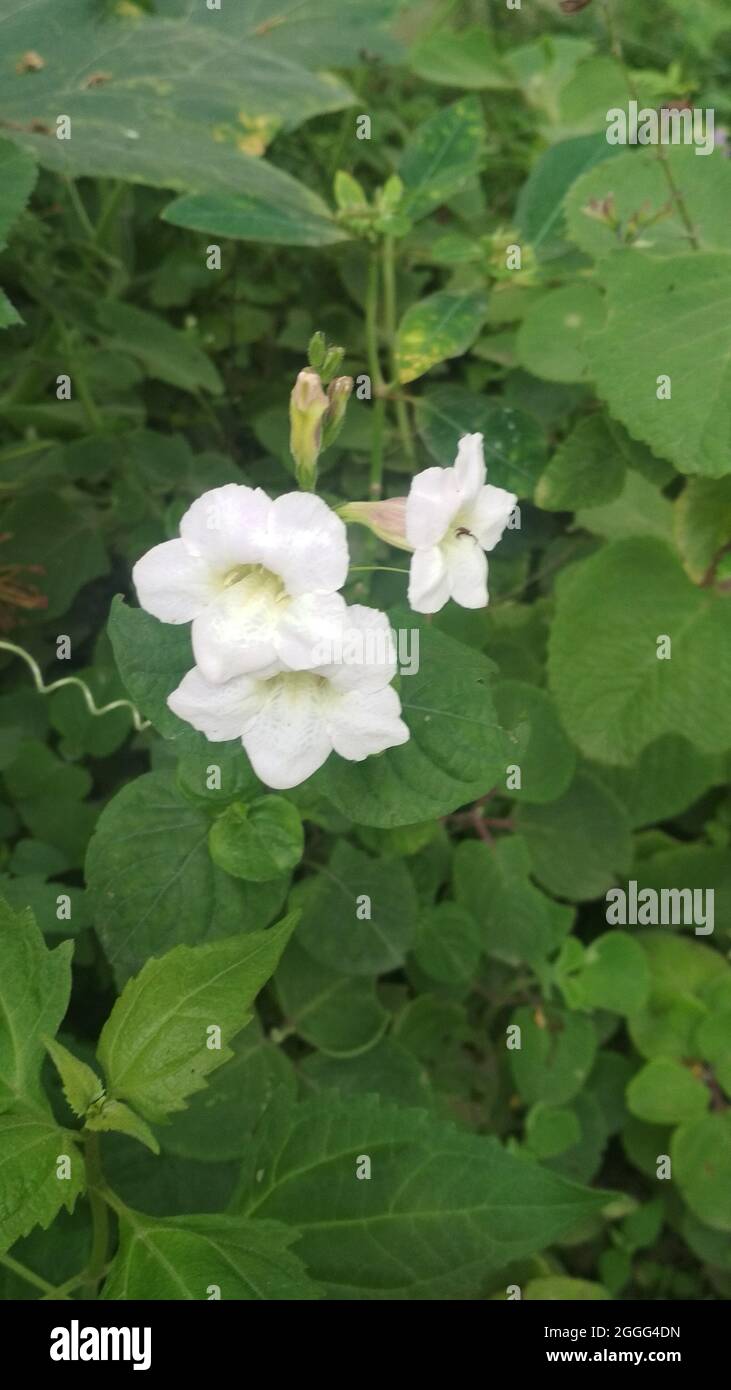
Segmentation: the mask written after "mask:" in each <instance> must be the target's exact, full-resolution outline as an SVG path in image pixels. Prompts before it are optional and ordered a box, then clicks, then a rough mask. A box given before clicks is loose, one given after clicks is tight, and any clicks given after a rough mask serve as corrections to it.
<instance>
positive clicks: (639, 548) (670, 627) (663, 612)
mask: <svg viewBox="0 0 731 1390" xmlns="http://www.w3.org/2000/svg"><path fill="white" fill-rule="evenodd" d="M557 599H558V602H557V608H556V616H555V619H554V623H553V629H552V632H551V642H550V647H549V680H550V684H551V688H552V690H553V693H554V695H555V697H556V703H557V705H558V710H559V714H560V716H561V718H562V720H563V723H564V725H565V727H566V731H567V733H568V734H569V736H570V737H571V738H573V740H574V741H575V742H576V743H577V744H578V746H579V748H580V749H581V751H582V752H583V753H585V754H586V756H587V757H589V758H595V759H596V760H597V761H599V762H607V763H620V764H622V763H624V764H628V763H631V762H633V761H634V759H635V758H636V757H637V756H638V754H639V753H640V752H641V751H642V749H643V748H644V747H646V745H647V744H648V743H651V742H653V741H654V740H655V739H657V738H659V737H660V736H661V735H662V734H666V733H680V734H683V735H685V737H688V735H689V733H691V732H692V739H693V743H694V745H695V746H697V747H698V748H699V749H700V750H701V752H703V753H711V754H712V753H720V752H722V751H723V750H724V749H725V748H727V747H728V746H729V744H731V657H729V653H731V640H730V638H731V610H729V608H728V605H725V606H724V603H723V600H722V599H720V598H718V596H717V595H715V594H713V593H710V592H708V591H707V590H704V591H701V590H699V589H696V588H695V587H694V586H693V585H692V584H691V583H690V582H689V580H688V579H687V577H686V575H685V574H684V572H683V570H682V568H681V566H680V565H679V564H678V562H677V560H676V559H675V558H674V556H673V554H672V552H671V551H670V550H669V549H668V547H667V546H666V545H664V544H663V542H662V541H656V540H651V539H644V538H643V539H636V540H627V541H617V542H615V543H614V544H613V545H609V546H606V547H604V548H603V549H602V550H600V551H599V552H598V553H597V554H596V555H592V556H590V557H589V558H588V559H587V560H583V561H581V562H580V563H577V564H575V565H572V566H571V567H570V568H569V569H568V570H567V571H565V572H564V574H563V575H562V577H561V581H560V583H559V585H558V591H557ZM597 612H601V615H602V620H601V623H597V621H596V614H597ZM664 636H667V637H670V639H671V643H672V648H671V651H672V656H671V659H670V660H658V656H657V653H658V650H659V648H658V645H657V642H658V638H659V637H664ZM709 669H713V672H714V679H713V680H712V681H711V680H709V679H708V671H709ZM689 710H692V711H693V719H692V730H690V729H689V726H688V711H689Z"/></svg>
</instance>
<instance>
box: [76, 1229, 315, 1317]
mask: <svg viewBox="0 0 731 1390" xmlns="http://www.w3.org/2000/svg"><path fill="white" fill-rule="evenodd" d="M119 1230H120V1240H119V1250H118V1251H117V1254H116V1256H115V1258H114V1261H113V1263H112V1267H111V1269H110V1271H109V1274H108V1276H107V1280H106V1283H105V1285H104V1289H103V1292H102V1298H103V1299H106V1300H112V1299H113V1300H115V1301H119V1300H122V1301H124V1300H126V1299H143V1300H147V1299H170V1300H172V1299H174V1300H175V1301H181V1300H186V1299H204V1300H205V1299H210V1298H211V1297H212V1296H214V1297H218V1298H221V1299H235V1300H238V1301H239V1302H250V1301H257V1300H260V1299H280V1300H282V1299H286V1300H295V1299H296V1300H297V1301H298V1302H299V1301H301V1300H305V1299H314V1298H319V1296H320V1295H319V1291H318V1289H317V1286H316V1285H315V1284H314V1283H313V1282H312V1280H311V1279H310V1278H309V1277H308V1274H307V1272H306V1270H305V1267H304V1265H303V1264H302V1262H301V1260H299V1259H298V1258H297V1257H296V1256H295V1255H293V1254H291V1252H290V1250H289V1248H288V1247H289V1246H290V1245H291V1244H292V1242H293V1241H295V1240H296V1239H297V1235H298V1233H297V1231H296V1230H290V1229H288V1228H287V1227H286V1226H283V1225H281V1224H280V1223H279V1222H274V1221H247V1220H245V1219H244V1218H242V1217H240V1216H229V1215H221V1216H168V1217H163V1218H162V1219H156V1218H155V1217H153V1216H146V1215H144V1214H143V1213H142V1212H137V1211H132V1210H130V1208H129V1207H126V1208H125V1209H124V1212H123V1213H122V1214H121V1216H120V1227H119ZM214 1290H216V1291H217V1292H215V1293H214Z"/></svg>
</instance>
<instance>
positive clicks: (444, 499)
mask: <svg viewBox="0 0 731 1390" xmlns="http://www.w3.org/2000/svg"><path fill="white" fill-rule="evenodd" d="M460 505H461V498H460V494H459V491H458V488H457V476H456V474H455V471H454V469H453V468H425V469H424V471H423V473H417V474H416V477H415V478H413V479H412V482H411V487H410V488H409V495H408V497H407V499H406V539H407V541H408V542H409V545H413V546H419V547H424V546H431V545H436V544H437V542H438V541H440V540H441V539H442V536H444V535H445V534H446V532H447V530H448V528H449V523H450V522H451V521H452V520H453V518H454V517H455V516H456V514H457V512H458V510H459V508H460Z"/></svg>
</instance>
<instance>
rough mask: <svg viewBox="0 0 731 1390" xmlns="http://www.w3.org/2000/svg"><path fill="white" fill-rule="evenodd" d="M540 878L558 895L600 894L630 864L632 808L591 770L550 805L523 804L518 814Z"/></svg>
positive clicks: (565, 896) (581, 897) (581, 773)
mask: <svg viewBox="0 0 731 1390" xmlns="http://www.w3.org/2000/svg"><path fill="white" fill-rule="evenodd" d="M516 820H517V824H518V829H519V831H520V833H521V834H522V835H523V836H524V837H525V842H526V844H527V846H528V851H529V853H530V857H531V863H532V866H533V871H534V873H535V876H536V878H537V879H538V881H539V883H541V884H542V885H543V887H544V888H547V889H548V891H549V892H550V893H553V894H554V895H555V896H556V897H558V898H570V899H571V900H572V901H581V900H582V899H584V898H598V897H599V895H600V894H601V893H604V892H605V891H606V889H607V888H609V887H610V886H611V884H612V883H613V882H614V880H615V876H616V874H618V873H622V872H623V871H625V870H626V869H628V868H629V864H630V859H631V856H632V839H631V835H630V826H629V819H628V817H627V813H626V811H625V810H624V807H623V806H622V805H621V803H620V802H619V801H618V800H617V798H616V797H615V796H613V794H612V793H611V792H609V791H607V789H606V788H605V787H603V786H601V785H600V783H598V782H596V781H595V780H594V778H593V777H589V776H587V774H586V773H585V772H579V773H577V775H576V777H575V778H574V780H573V781H572V783H571V785H570V786H569V787H567V789H566V790H565V791H564V793H563V794H562V796H560V797H558V798H557V799H556V800H555V801H551V802H549V803H548V804H547V805H538V806H532V805H530V803H525V804H521V806H520V808H519V810H518V813H517V816H516Z"/></svg>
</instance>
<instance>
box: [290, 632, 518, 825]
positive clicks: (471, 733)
mask: <svg viewBox="0 0 731 1390" xmlns="http://www.w3.org/2000/svg"><path fill="white" fill-rule="evenodd" d="M391 623H392V626H393V627H394V628H395V629H396V630H398V629H400V628H403V629H405V630H406V631H408V632H410V633H413V632H418V635H419V669H418V671H416V672H414V674H413V675H406V674H404V675H403V676H402V678H401V690H400V697H401V705H402V710H403V717H404V719H405V721H406V723H407V724H408V726H409V729H410V731H411V738H410V739H409V741H408V743H405V744H403V745H402V746H401V747H400V748H391V749H388V750H387V751H386V752H385V753H383V754H380V755H379V756H378V757H377V758H366V759H365V761H364V762H362V763H350V762H345V761H344V760H343V759H341V758H337V757H335V756H333V757H331V758H330V759H329V760H328V762H327V764H326V765H325V767H324V768H323V769H322V771H321V772H320V773H318V774H316V777H315V778H314V779H313V781H312V785H313V786H314V787H316V788H317V789H318V790H320V791H322V792H324V794H325V795H326V796H327V797H328V799H329V800H330V801H332V802H333V804H334V805H335V806H336V807H337V809H338V810H339V811H341V812H342V813H343V815H345V816H348V817H350V816H351V815H353V814H355V815H357V818H358V823H359V824H360V825H375V826H382V827H386V828H388V827H390V826H395V825H414V824H416V822H417V821H421V820H432V819H434V818H435V817H437V816H444V815H447V814H449V812H450V811H454V810H456V809H457V807H458V806H464V805H467V804H468V803H469V802H471V801H475V800H477V798H478V797H480V796H483V795H484V793H485V792H486V791H489V790H490V788H491V787H493V786H494V785H495V783H496V782H497V781H498V779H501V778H503V777H504V775H505V768H506V767H507V765H508V763H511V762H513V761H514V759H513V756H512V748H513V745H512V740H511V739H510V738H509V737H506V735H504V733H503V731H502V729H501V728H500V726H499V723H498V720H497V717H496V714H495V710H494V706H493V703H492V697H491V693H490V678H491V673H492V665H491V663H490V662H489V661H488V660H487V658H486V657H484V656H482V655H481V654H480V653H479V652H475V651H471V650H470V649H469V648H468V647H465V646H463V644H462V643H461V642H453V641H452V640H451V638H449V637H445V636H444V634H443V633H441V632H439V631H437V630H436V629H435V628H434V627H433V626H432V625H431V624H428V623H423V622H420V621H419V620H418V618H417V615H416V614H414V613H412V612H411V610H410V609H397V610H396V611H395V612H393V613H392V614H391ZM412 640H413V639H412Z"/></svg>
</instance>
